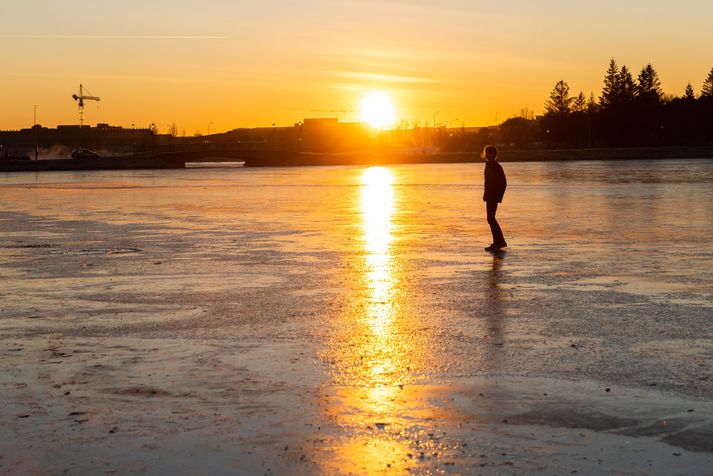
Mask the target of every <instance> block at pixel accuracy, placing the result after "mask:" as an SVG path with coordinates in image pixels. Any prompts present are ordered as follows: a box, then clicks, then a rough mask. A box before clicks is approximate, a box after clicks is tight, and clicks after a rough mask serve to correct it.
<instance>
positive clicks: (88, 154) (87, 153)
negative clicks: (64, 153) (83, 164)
mask: <svg viewBox="0 0 713 476" xmlns="http://www.w3.org/2000/svg"><path fill="white" fill-rule="evenodd" d="M72 158H73V159H100V158H101V156H100V155H99V154H97V153H96V152H94V151H93V150H89V149H77V150H74V151H72Z"/></svg>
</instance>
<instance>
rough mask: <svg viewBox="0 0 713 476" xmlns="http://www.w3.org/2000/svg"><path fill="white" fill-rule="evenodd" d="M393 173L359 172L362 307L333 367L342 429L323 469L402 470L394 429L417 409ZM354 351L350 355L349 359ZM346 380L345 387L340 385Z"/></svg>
mask: <svg viewBox="0 0 713 476" xmlns="http://www.w3.org/2000/svg"><path fill="white" fill-rule="evenodd" d="M396 203H397V202H396V199H395V194H394V176H393V174H392V172H391V171H390V170H389V169H387V168H383V167H372V168H369V169H367V170H365V171H364V173H363V175H362V177H361V196H360V203H359V206H360V212H361V218H362V240H361V243H362V245H363V253H364V261H363V267H362V268H361V269H363V273H362V275H361V277H360V278H361V280H362V283H363V284H362V286H363V288H362V289H364V294H363V307H362V306H360V307H359V309H360V311H359V312H357V313H356V314H354V315H353V316H350V319H349V322H348V323H347V326H348V328H349V335H348V336H347V337H346V340H348V341H349V342H348V344H347V345H346V346H344V348H345V349H349V350H348V351H346V352H345V353H348V354H352V355H351V356H348V355H345V356H341V357H342V358H340V359H337V361H338V362H341V364H339V365H350V364H349V363H350V362H351V366H352V368H349V369H344V368H342V369H336V373H337V374H340V375H345V376H347V381H345V382H341V383H342V384H343V385H341V386H338V387H337V388H336V389H335V393H336V394H335V395H332V396H331V398H332V405H330V406H329V408H328V409H327V413H329V414H330V418H333V419H335V420H336V421H337V422H339V424H340V425H341V426H342V427H344V428H345V430H346V432H345V433H346V434H347V435H348V436H345V437H344V438H343V439H342V440H341V441H340V442H338V443H337V444H336V445H335V447H334V454H333V455H332V457H330V458H329V459H328V460H327V461H324V466H325V468H324V469H325V470H326V471H327V472H328V473H332V472H338V473H343V474H347V473H358V474H361V473H364V474H371V473H373V472H378V471H384V470H387V468H388V469H389V470H390V471H399V470H403V469H404V467H405V466H404V465H405V461H406V460H407V459H408V458H407V456H406V455H407V454H408V453H409V448H408V443H407V442H406V441H404V440H403V439H402V438H400V437H399V435H400V434H401V433H402V432H403V431H404V429H405V428H406V427H407V426H408V419H409V416H412V415H414V414H415V411H414V409H413V408H407V407H408V406H409V405H410V403H409V400H410V399H408V398H405V394H404V392H403V386H404V384H405V383H407V382H408V381H409V379H410V370H411V367H410V365H412V363H411V358H412V356H413V350H414V349H413V347H414V345H415V344H414V342H413V336H412V335H411V333H410V332H409V330H408V326H407V325H406V323H405V322H404V321H405V320H406V318H407V317H406V316H403V315H400V309H401V308H400V307H399V303H400V296H399V293H400V289H399V276H398V266H397V265H396V263H395V253H394V236H393V235H394V223H393V216H394V214H395V213H396V211H397V204H396ZM350 357H351V358H350ZM344 384H345V385H344Z"/></svg>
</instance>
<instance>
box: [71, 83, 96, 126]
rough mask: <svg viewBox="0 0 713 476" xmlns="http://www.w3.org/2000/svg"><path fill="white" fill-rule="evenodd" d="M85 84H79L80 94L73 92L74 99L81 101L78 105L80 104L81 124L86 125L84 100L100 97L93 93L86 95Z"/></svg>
mask: <svg viewBox="0 0 713 476" xmlns="http://www.w3.org/2000/svg"><path fill="white" fill-rule="evenodd" d="M85 89H86V88H85V87H84V85H82V84H80V85H79V94H72V99H74V100H75V101H79V103H78V106H79V126H80V127H84V101H97V102H98V101H99V99H100V98H98V97H97V96H91V95H86V96H85V95H84V91H85ZM87 94H91V93H90V92H89V91H87Z"/></svg>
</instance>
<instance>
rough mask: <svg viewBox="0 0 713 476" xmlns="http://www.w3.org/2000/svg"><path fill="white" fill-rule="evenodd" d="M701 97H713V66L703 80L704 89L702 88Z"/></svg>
mask: <svg viewBox="0 0 713 476" xmlns="http://www.w3.org/2000/svg"><path fill="white" fill-rule="evenodd" d="M701 97H705V98H713V68H711V70H710V72H709V73H708V76H707V77H706V80H705V81H703V89H701Z"/></svg>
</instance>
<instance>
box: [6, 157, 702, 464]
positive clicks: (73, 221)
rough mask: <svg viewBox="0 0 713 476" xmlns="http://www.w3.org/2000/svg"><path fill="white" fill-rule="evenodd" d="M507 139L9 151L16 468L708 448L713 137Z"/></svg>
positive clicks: (689, 453)
mask: <svg viewBox="0 0 713 476" xmlns="http://www.w3.org/2000/svg"><path fill="white" fill-rule="evenodd" d="M503 166H504V168H505V171H506V173H507V177H508V189H507V192H506V195H505V199H504V202H503V204H502V205H501V207H500V208H499V210H498V219H499V221H500V224H501V226H502V228H503V231H504V233H505V237H506V239H507V241H508V243H509V245H510V248H508V249H507V251H506V252H504V253H501V254H497V255H493V254H489V253H487V252H485V251H483V247H485V246H487V245H488V244H489V243H490V241H491V239H490V238H491V237H490V231H489V228H488V225H487V223H486V222H485V205H484V203H483V202H482V199H481V197H482V182H483V178H482V176H483V164H482V163H477V164H458V165H404V166H390V167H385V168H379V167H376V168H366V167H314V168H307V167H304V168H275V169H239V168H238V169H236V168H226V169H216V168H210V169H190V170H175V171H155V172H154V171H111V172H67V173H64V172H57V173H40V174H29V173H25V174H0V279H2V292H1V294H0V308H1V310H0V315H1V316H2V318H1V319H0V352H2V354H3V358H2V364H0V375H2V377H0V384H2V386H1V387H0V389H1V390H0V391H1V392H2V394H1V395H0V397H2V401H3V402H4V403H3V411H2V413H1V415H0V428H2V429H0V441H3V442H4V443H0V456H2V458H0V470H3V471H8V472H11V473H12V472H15V473H21V472H22V469H23V468H26V467H27V465H29V464H32V465H36V467H37V468H39V469H40V470H42V469H44V470H49V471H56V472H58V473H59V472H61V471H62V470H64V469H71V470H73V471H78V472H92V469H94V468H96V467H97V466H100V465H102V464H104V465H105V466H106V469H107V470H111V469H117V468H119V469H120V470H121V471H129V470H130V471H136V472H141V471H145V472H157V471H159V470H160V471H164V470H166V468H167V467H168V468H169V469H170V468H173V470H175V471H177V472H179V473H180V472H182V471H185V472H186V473H191V472H195V471H198V472H205V473H222V472H223V473H230V472H232V471H237V472H239V473H245V474H248V473H255V472H266V471H268V470H270V471H276V472H278V473H284V472H293V473H294V472H297V473H300V472H302V473H312V472H323V473H325V474H335V473H347V472H349V471H352V472H355V473H360V472H369V473H373V472H378V471H383V472H387V473H389V472H394V473H401V472H404V471H406V470H410V471H413V472H440V471H445V472H468V471H469V469H468V468H475V467H477V468H483V467H484V466H483V464H486V466H485V467H488V468H490V469H489V471H492V472H504V473H508V472H513V473H522V472H537V471H542V472H543V474H548V473H552V472H558V473H559V472H562V471H565V470H567V472H569V470H570V469H577V470H583V471H585V472H586V471H588V470H590V471H604V470H607V468H609V470H617V469H622V470H627V471H647V468H649V467H648V466H647V464H650V463H651V461H654V462H655V463H656V464H658V465H659V466H658V468H659V469H658V470H656V471H661V472H662V474H665V473H666V470H667V468H668V469H670V468H672V467H675V468H683V470H684V472H685V471H686V470H687V468H688V470H690V471H693V472H696V471H697V469H701V468H710V467H711V466H706V465H709V464H711V463H712V462H713V436H712V435H713V403H712V402H713V367H712V366H711V364H710V362H711V359H713V326H712V325H711V324H713V286H712V285H711V283H713V239H712V238H711V237H713V161H711V160H671V161H625V162H616V161H607V162H557V163H556V162H549V163H504V164H503ZM605 389H607V390H605ZM488 390H492V391H490V392H489V391H488ZM600 393H601V395H599V394H600ZM594 395H596V396H594ZM479 397H480V398H483V399H486V400H487V404H485V405H480V404H477V403H474V402H477V399H478V398H479ZM545 397H547V398H549V397H553V398H554V399H555V400H557V402H558V404H559V405H561V406H556V405H555V406H553V405H554V404H552V403H549V401H547V398H545ZM609 397H611V398H610V399H609V400H607V398H609ZM614 397H616V398H617V399H616V400H614V399H613V398H614ZM543 399H544V400H543ZM694 409H695V412H693V411H690V412H689V410H694ZM548 412H549V413H548ZM679 412H680V415H679ZM73 413H74V414H75V415H73V416H71V417H68V415H70V414H73ZM553 414H555V415H560V416H561V421H559V420H558V419H557V418H553V417H552V415H553ZM593 414H594V415H599V416H601V415H605V417H602V418H600V419H598V420H597V418H599V417H597V418H594V419H592V415H593ZM664 416H665V417H666V418H668V419H669V420H671V421H679V420H680V422H681V423H680V425H678V426H676V433H675V434H669V433H666V431H669V430H664V429H662V428H659V426H660V425H659V426H656V423H657V422H660V421H662V420H663V418H664ZM508 420H509V426H508V427H507V428H508V430H507V431H506V430H503V429H502V428H503V422H505V423H508ZM78 422H79V423H78ZM573 422H574V423H573ZM464 425H465V426H464ZM647 425H649V426H647ZM466 426H467V427H468V428H471V430H469V432H465V430H464V428H465V427H466ZM689 426H690V428H689ZM535 427H536V428H538V430H533V429H532V428H535ZM553 427H554V428H557V429H558V430H557V431H558V432H559V433H558V435H559V436H560V437H561V438H562V441H561V442H559V440H557V439H556V438H555V437H554V436H552V435H551V434H550V433H549V430H545V429H543V428H553ZM649 427H651V428H657V430H656V431H654V430H651V431H648V432H646V431H643V430H641V431H642V433H640V434H639V433H637V431H639V429H641V428H643V429H647V428H649ZM694 427H695V428H696V430H695V431H697V432H698V433H695V435H694V434H690V432H691V431H693V428H694ZM574 428H577V429H578V430H577V431H575V430H573V429H574ZM622 428H623V429H625V430H626V431H625V430H623V429H622ZM632 428H634V429H632ZM48 429H53V430H54V431H55V433H54V434H53V435H54V436H53V437H51V438H50V437H48V436H47V430H48ZM112 430H114V431H112ZM605 430H606V432H607V433H606V435H607V436H606V437H604V436H602V435H603V433H602V431H605ZM508 431H509V432H510V433H508ZM578 431H579V432H580V433H581V432H582V431H584V433H581V434H583V435H585V436H582V437H581V438H584V439H583V440H581V441H580V440H577V441H580V443H577V444H576V445H574V447H573V448H570V449H569V450H567V451H568V452H560V453H558V452H557V451H555V450H552V451H550V450H551V449H552V448H556V449H557V448H561V447H563V446H567V445H570V446H571V445H572V443H571V441H574V440H575V439H576V438H580V437H578V436H574V435H577V432H578ZM538 432H540V433H538ZM568 432H571V435H570V433H568ZM686 432H688V433H686ZM441 433H442V434H441ZM531 433H532V435H533V436H534V435H538V437H535V438H532V437H530V436H527V435H530V434H531ZM545 434H547V438H548V440H547V441H548V443H547V444H544V443H543V444H540V443H541V441H542V440H541V439H540V438H539V437H540V436H542V438H544V436H543V435H545ZM429 435H430V436H429ZM434 435H435V436H434ZM473 435H477V437H476V436H473ZM483 435H485V436H483ZM632 435H633V437H635V443H634V444H632V446H631V447H630V451H631V455H630V456H631V457H630V458H629V460H630V462H627V463H621V461H619V459H616V461H615V460H614V459H613V458H612V459H607V458H606V457H604V459H605V461H604V462H599V463H597V457H596V456H591V455H590V454H589V453H587V451H590V447H596V448H597V451H599V449H600V448H604V449H603V450H601V451H604V453H601V451H599V454H605V455H608V454H609V453H607V450H606V448H610V449H611V451H612V452H614V451H620V448H621V445H622V441H624V440H621V441H620V440H619V439H618V438H621V439H624V438H629V440H627V441H630V438H632ZM652 435H653V436H654V438H653V439H647V438H650V437H652ZM528 438H529V439H528ZM552 438H555V439H554V440H553V439H552ZM484 439H485V440H487V442H485V443H483V441H484ZM9 441H13V443H9ZM28 441H39V443H36V444H35V446H34V448H35V449H34V450H33V449H27V448H26V443H27V442H28ZM525 441H527V443H524V442H525ZM691 441H693V442H694V443H691ZM197 442H200V443H197ZM197 445H198V446H201V445H202V446H201V449H196V447H197ZM577 445H579V446H577ZM637 445H638V446H637ZM3 446H4V447H3ZM68 448H70V449H71V451H72V452H73V453H72V454H69V453H68ZM548 448H549V450H548ZM568 448H569V446H568ZM661 448H665V450H664V451H662V450H661ZM188 449H190V451H189V450H188ZM191 451H192V452H193V453H191ZM553 452H554V453H553ZM434 453H435V456H434ZM503 453H505V454H506V456H503ZM673 453H679V455H678V456H676V455H673ZM681 453H682V454H683V455H684V456H685V457H687V459H686V458H681V457H680V454H681ZM483 454H486V455H489V458H490V459H488V460H487V461H484V460H483V457H482V455H483ZM612 454H613V453H612ZM78 455H79V456H78ZM587 455H589V456H590V458H589V459H586V457H587ZM672 455H673V456H672ZM189 456H190V457H189ZM581 458H585V459H586V461H585V460H582V459H581ZM617 458H618V457H617ZM167 460H170V461H171V463H170V464H169V463H166V461H167ZM669 460H670V461H669ZM57 461H59V463H57ZM583 461H585V462H583ZM50 462H51V463H50ZM491 463H492V464H491ZM50 464H52V465H55V464H57V465H58V466H56V467H55V466H51V467H50V466H48V465H50ZM167 464H168V465H169V466H165V465H167ZM597 464H598V465H599V466H597ZM607 464H610V465H611V466H606V465H607ZM627 464H628V465H630V466H626V465H627ZM171 465H173V466H171ZM192 465H193V466H192ZM503 465H505V466H503ZM542 465H544V466H542ZM588 465H592V466H591V467H590V466H588ZM602 465H603V466H602ZM622 465H624V466H622ZM686 465H690V466H686ZM127 468H128V469H127ZM649 469H650V468H649ZM652 471H653V470H652Z"/></svg>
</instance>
